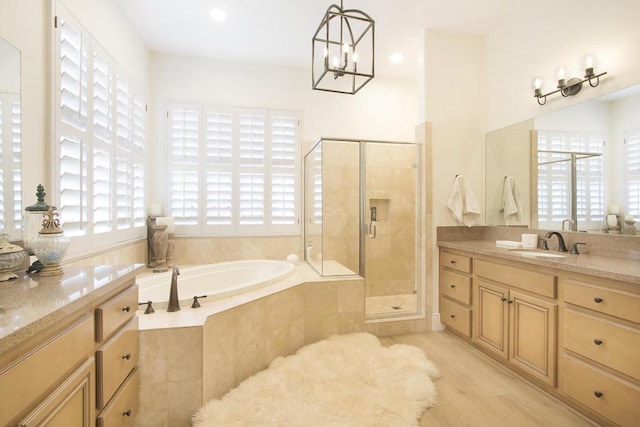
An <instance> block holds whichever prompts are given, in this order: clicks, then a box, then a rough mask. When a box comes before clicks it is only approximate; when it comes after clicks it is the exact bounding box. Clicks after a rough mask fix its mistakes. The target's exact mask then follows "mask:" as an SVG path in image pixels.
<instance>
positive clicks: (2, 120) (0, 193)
mask: <svg viewBox="0 0 640 427" xmlns="http://www.w3.org/2000/svg"><path fill="white" fill-rule="evenodd" d="M8 104H9V103H8V102H7V99H6V98H5V94H3V93H0V164H1V165H2V168H0V229H2V230H8V228H9V227H7V224H6V223H5V220H4V218H5V216H4V212H5V207H4V201H5V197H4V195H5V194H9V193H8V189H5V188H4V171H5V170H6V169H7V167H6V166H5V157H6V156H5V153H4V140H5V139H6V138H7V137H8V135H10V131H7V130H5V127H7V125H6V124H7V123H9V120H7V116H8V114H7V111H5V110H6V109H7V107H6V106H7V105H8Z"/></svg>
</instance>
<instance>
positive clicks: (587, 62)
mask: <svg viewBox="0 0 640 427" xmlns="http://www.w3.org/2000/svg"><path fill="white" fill-rule="evenodd" d="M595 62H596V60H595V57H594V56H593V55H591V54H586V55H585V56H584V59H583V60H582V63H583V65H584V76H585V78H591V77H592V76H593V75H594V74H595V73H594V72H593V69H594V67H595Z"/></svg>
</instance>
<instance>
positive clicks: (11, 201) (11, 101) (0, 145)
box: [0, 37, 22, 240]
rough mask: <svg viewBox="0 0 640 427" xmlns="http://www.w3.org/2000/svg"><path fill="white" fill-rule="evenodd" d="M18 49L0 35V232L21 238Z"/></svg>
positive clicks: (20, 122)
mask: <svg viewBox="0 0 640 427" xmlns="http://www.w3.org/2000/svg"><path fill="white" fill-rule="evenodd" d="M20 72H21V71H20V50H19V49H18V48H16V47H15V46H13V45H12V44H11V43H9V42H8V41H6V40H4V39H2V38H1V37H0V164H1V165H2V167H1V168H0V232H2V233H7V234H8V235H9V238H10V239H11V240H18V239H20V237H21V228H22V227H21V221H22V167H21V162H22V108H21V96H20V88H21V83H20Z"/></svg>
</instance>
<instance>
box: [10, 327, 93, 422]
mask: <svg viewBox="0 0 640 427" xmlns="http://www.w3.org/2000/svg"><path fill="white" fill-rule="evenodd" d="M92 335H93V316H90V315H89V316H87V317H85V318H83V319H82V320H80V321H79V322H77V323H76V324H74V325H73V326H71V327H70V328H69V329H67V330H65V331H64V332H62V333H61V334H59V335H57V336H55V337H54V338H52V339H51V340H50V341H47V342H46V343H44V344H43V345H42V346H40V347H38V348H36V349H35V350H34V351H33V352H31V353H30V354H28V355H27V356H26V357H24V358H23V359H21V360H20V361H19V362H17V363H15V364H13V365H11V366H9V367H7V368H6V369H4V370H3V371H2V372H0V425H6V424H8V423H9V422H10V421H11V420H12V419H13V418H14V417H17V416H18V415H19V414H20V413H23V414H24V411H25V410H26V409H27V408H29V406H31V405H32V404H33V403H34V402H36V401H37V400H41V399H43V398H44V396H43V393H45V392H51V391H52V389H53V388H54V387H55V386H57V385H58V384H59V383H60V382H62V380H63V378H66V377H67V375H69V374H70V373H71V372H73V370H74V369H75V368H76V367H78V366H80V364H81V363H82V362H83V361H84V360H86V359H87V356H88V355H89V354H90V353H91V352H92V351H93V349H94V343H93V339H92Z"/></svg>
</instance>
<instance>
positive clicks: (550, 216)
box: [538, 130, 605, 229]
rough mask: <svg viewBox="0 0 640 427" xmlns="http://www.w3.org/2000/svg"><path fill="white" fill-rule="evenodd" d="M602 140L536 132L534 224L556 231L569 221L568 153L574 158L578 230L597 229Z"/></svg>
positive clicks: (601, 187) (600, 208) (601, 197)
mask: <svg viewBox="0 0 640 427" xmlns="http://www.w3.org/2000/svg"><path fill="white" fill-rule="evenodd" d="M604 144H605V143H604V137H603V136H602V135H599V134H587V133H578V132H556V131H544V130H541V131H538V224H539V227H540V228H558V227H559V225H560V223H561V222H562V220H565V219H570V218H571V153H578V154H575V156H576V159H577V160H576V190H577V192H576V202H577V218H578V226H579V229H585V228H599V226H600V222H601V221H602V218H603V216H604V183H603V175H604V174H603V159H602V156H603V153H604Z"/></svg>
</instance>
